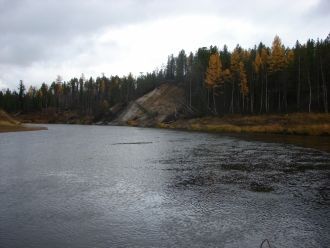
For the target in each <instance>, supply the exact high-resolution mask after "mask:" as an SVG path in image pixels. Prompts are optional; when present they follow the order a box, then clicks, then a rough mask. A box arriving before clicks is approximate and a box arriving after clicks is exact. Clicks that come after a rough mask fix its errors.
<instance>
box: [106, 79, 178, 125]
mask: <svg viewBox="0 0 330 248" xmlns="http://www.w3.org/2000/svg"><path fill="white" fill-rule="evenodd" d="M183 99H184V91H183V89H182V88H180V87H178V86H176V85H172V84H162V85H160V86H159V87H157V88H156V89H154V90H152V91H151V92H149V93H147V94H146V95H144V96H142V97H140V98H138V99H137V100H135V101H132V102H131V103H130V104H129V105H128V106H127V108H126V109H125V110H124V111H123V112H122V113H121V114H120V115H119V116H118V117H117V118H116V119H115V120H114V121H113V122H112V124H114V125H127V124H128V125H132V126H144V127H146V126H155V125H157V124H158V123H161V122H167V121H171V120H175V119H177V118H178V117H179V115H180V112H181V111H182V109H183V107H184V104H183Z"/></svg>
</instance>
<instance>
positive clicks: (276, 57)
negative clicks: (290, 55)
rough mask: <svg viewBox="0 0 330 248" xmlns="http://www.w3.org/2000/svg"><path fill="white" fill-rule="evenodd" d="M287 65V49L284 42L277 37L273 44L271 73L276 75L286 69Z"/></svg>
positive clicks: (270, 64)
mask: <svg viewBox="0 0 330 248" xmlns="http://www.w3.org/2000/svg"><path fill="white" fill-rule="evenodd" d="M286 65H287V63H286V55H285V48H284V46H283V45H282V41H281V39H280V37H278V36H277V35H276V36H275V38H274V41H273V44H272V50H271V54H270V60H269V69H270V72H271V73H276V72H278V71H282V70H283V69H284V68H285V67H286Z"/></svg>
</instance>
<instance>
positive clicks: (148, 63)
mask: <svg viewBox="0 0 330 248" xmlns="http://www.w3.org/2000/svg"><path fill="white" fill-rule="evenodd" d="M329 23H330V0H276V1H275V0H241V1H239V0H231V1H223V0H0V90H1V89H4V88H7V87H9V88H11V89H16V87H17V85H18V82H19V80H20V79H22V80H23V81H24V83H25V84H26V85H27V86H29V85H35V86H38V85H40V84H41V83H42V82H46V83H49V82H51V81H53V80H55V78H56V76H57V75H61V76H62V77H63V78H64V80H69V79H70V78H72V77H74V76H75V77H79V76H80V75H81V74H82V73H84V74H85V76H86V77H89V76H93V77H95V76H99V75H101V74H102V73H105V75H106V76H110V75H116V74H117V75H120V76H121V75H127V74H128V73H129V72H132V73H133V74H134V75H138V74H139V73H140V72H147V71H152V70H154V69H155V68H157V67H158V68H161V67H162V65H163V63H165V62H166V60H167V55H169V54H172V53H173V54H175V55H176V54H177V53H178V52H179V50H181V49H182V48H184V49H185V50H186V52H190V51H196V50H197V48H199V47H203V46H207V47H208V46H210V45H217V46H218V47H223V45H224V44H227V45H228V47H229V48H230V49H232V48H233V47H235V45H236V44H237V43H239V44H240V45H242V46H243V47H245V48H249V47H252V46H253V45H254V44H257V43H259V41H263V42H264V43H265V44H267V45H271V41H272V40H273V38H274V36H275V35H276V34H278V35H279V36H280V37H281V39H282V41H283V42H284V44H285V45H287V46H293V45H294V43H295V41H296V40H297V39H298V40H300V41H302V42H305V41H306V40H307V39H308V38H314V39H316V38H318V37H319V38H322V39H324V38H326V36H327V34H328V33H329V32H330V30H329Z"/></svg>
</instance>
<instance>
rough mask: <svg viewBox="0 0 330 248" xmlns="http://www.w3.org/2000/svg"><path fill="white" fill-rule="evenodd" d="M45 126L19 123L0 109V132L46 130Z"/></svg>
mask: <svg viewBox="0 0 330 248" xmlns="http://www.w3.org/2000/svg"><path fill="white" fill-rule="evenodd" d="M46 129H47V128H45V127H30V126H25V125H23V124H21V123H20V122H19V121H17V120H15V119H14V118H12V117H11V116H10V115H8V114H7V113H6V112H4V111H3V110H0V133H3V132H18V131H37V130H46Z"/></svg>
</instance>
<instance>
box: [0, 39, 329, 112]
mask: <svg viewBox="0 0 330 248" xmlns="http://www.w3.org/2000/svg"><path fill="white" fill-rule="evenodd" d="M109 70H111V68H109ZM329 81H330V34H329V35H328V37H327V38H326V39H317V40H312V39H309V40H307V42H305V43H300V42H299V41H297V42H296V44H295V46H294V47H292V48H288V47H286V46H285V45H284V44H282V42H281V39H280V38H279V37H278V36H275V38H274V40H273V43H272V45H271V47H267V46H266V45H265V44H263V43H259V45H256V46H254V47H253V48H252V49H245V48H242V47H241V46H239V45H237V46H236V47H235V49H234V50H233V51H229V50H228V48H227V46H226V45H225V46H223V48H221V49H219V48H218V47H216V46H211V47H209V48H206V47H202V48H199V49H198V50H197V51H196V52H195V53H192V52H191V53H189V54H187V53H186V52H185V51H184V50H181V51H180V52H179V54H178V55H177V56H173V55H170V56H169V57H168V61H167V63H166V65H165V66H164V67H163V68H162V69H157V70H155V71H153V72H150V73H146V74H141V75H139V76H138V77H133V75H132V74H129V75H128V76H125V77H118V76H110V77H106V76H104V75H103V76H100V77H97V78H85V77H84V75H81V76H80V78H72V79H71V80H69V81H63V79H62V77H61V76H58V77H57V78H56V80H55V81H54V82H50V83H49V84H47V83H42V85H41V86H40V87H38V88H37V87H33V86H31V87H29V88H26V87H25V85H24V83H25V82H24V81H20V82H19V86H18V88H17V90H14V91H11V90H10V89H7V90H3V91H0V108H3V109H4V110H6V111H8V112H11V113H15V112H25V113H28V112H35V111H41V110H43V109H48V108H53V109H56V110H58V111H63V110H74V111H77V112H78V113H80V114H89V115H93V116H100V115H102V114H103V113H105V112H106V111H108V109H109V108H110V107H112V106H114V105H116V104H119V103H120V104H127V103H128V102H130V101H132V100H134V99H136V98H138V97H140V96H142V95H144V94H145V93H147V92H149V91H151V90H152V89H154V88H156V87H158V86H159V85H160V84H162V83H172V84H176V85H178V86H179V87H182V88H183V89H184V91H185V99H184V101H185V104H186V106H187V107H188V108H189V109H190V110H192V111H191V112H193V113H194V115H196V116H203V115H223V114H268V113H290V112H322V113H328V111H329V96H328V95H329V91H330V88H329V87H330V82H329ZM29 83H30V82H29Z"/></svg>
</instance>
